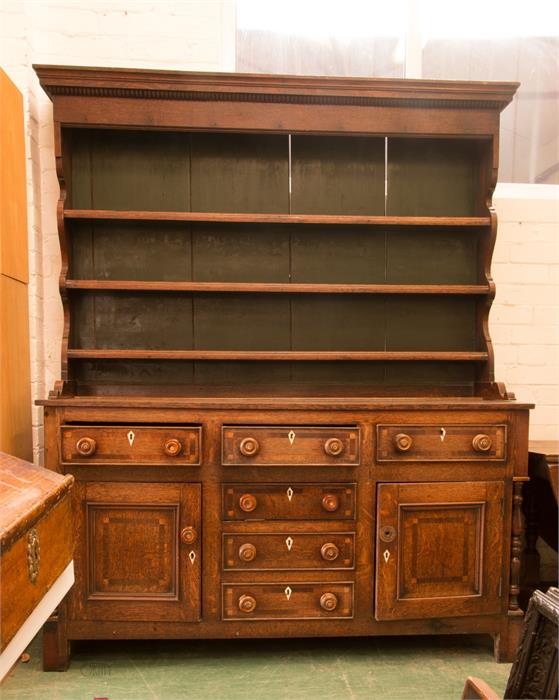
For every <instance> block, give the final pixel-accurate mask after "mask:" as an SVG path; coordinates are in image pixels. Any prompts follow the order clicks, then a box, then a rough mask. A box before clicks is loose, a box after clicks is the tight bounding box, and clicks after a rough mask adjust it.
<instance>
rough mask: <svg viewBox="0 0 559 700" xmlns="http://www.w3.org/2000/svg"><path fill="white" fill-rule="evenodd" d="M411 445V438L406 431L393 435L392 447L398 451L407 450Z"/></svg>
mask: <svg viewBox="0 0 559 700" xmlns="http://www.w3.org/2000/svg"><path fill="white" fill-rule="evenodd" d="M412 445H413V439H412V438H411V437H410V436H409V435H406V433H398V435H396V436H395V437H394V447H395V448H396V449H397V450H398V452H407V451H408V450H409V449H410V448H411V446H412Z"/></svg>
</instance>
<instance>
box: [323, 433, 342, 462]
mask: <svg viewBox="0 0 559 700" xmlns="http://www.w3.org/2000/svg"><path fill="white" fill-rule="evenodd" d="M343 451H344V443H343V442H342V441H341V440H340V438H335V437H334V438H329V439H328V440H326V442H325V443H324V452H326V454H327V455H330V456H331V457H337V456H338V455H341V454H342V452H343Z"/></svg>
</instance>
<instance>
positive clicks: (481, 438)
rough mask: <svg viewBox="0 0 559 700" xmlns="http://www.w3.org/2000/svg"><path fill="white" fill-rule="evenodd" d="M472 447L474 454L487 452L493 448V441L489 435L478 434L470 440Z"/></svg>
mask: <svg viewBox="0 0 559 700" xmlns="http://www.w3.org/2000/svg"><path fill="white" fill-rule="evenodd" d="M472 447H473V448H474V450H475V451H476V452H489V450H490V449H491V448H492V447H493V440H492V439H491V438H490V437H489V435H484V434H483V433H480V434H479V435H476V436H475V437H474V439H473V440H472Z"/></svg>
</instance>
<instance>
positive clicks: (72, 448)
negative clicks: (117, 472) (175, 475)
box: [61, 425, 201, 466]
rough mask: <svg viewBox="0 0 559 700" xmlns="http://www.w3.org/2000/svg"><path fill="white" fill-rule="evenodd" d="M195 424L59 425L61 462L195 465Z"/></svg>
mask: <svg viewBox="0 0 559 700" xmlns="http://www.w3.org/2000/svg"><path fill="white" fill-rule="evenodd" d="M200 433H201V429H200V428H199V427H185V426H175V425H169V426H165V427H162V426H145V425H143V426H137V425H133V426H131V425H118V426H115V425H72V426H63V427H62V428H61V437H62V439H61V451H62V454H61V461H62V463H63V464H111V465H112V464H119V465H130V466H133V465H143V464H151V465H170V466H181V465H189V466H190V465H198V464H200Z"/></svg>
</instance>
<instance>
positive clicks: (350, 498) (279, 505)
mask: <svg viewBox="0 0 559 700" xmlns="http://www.w3.org/2000/svg"><path fill="white" fill-rule="evenodd" d="M223 519H224V520H354V519H355V484H224V485H223Z"/></svg>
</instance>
